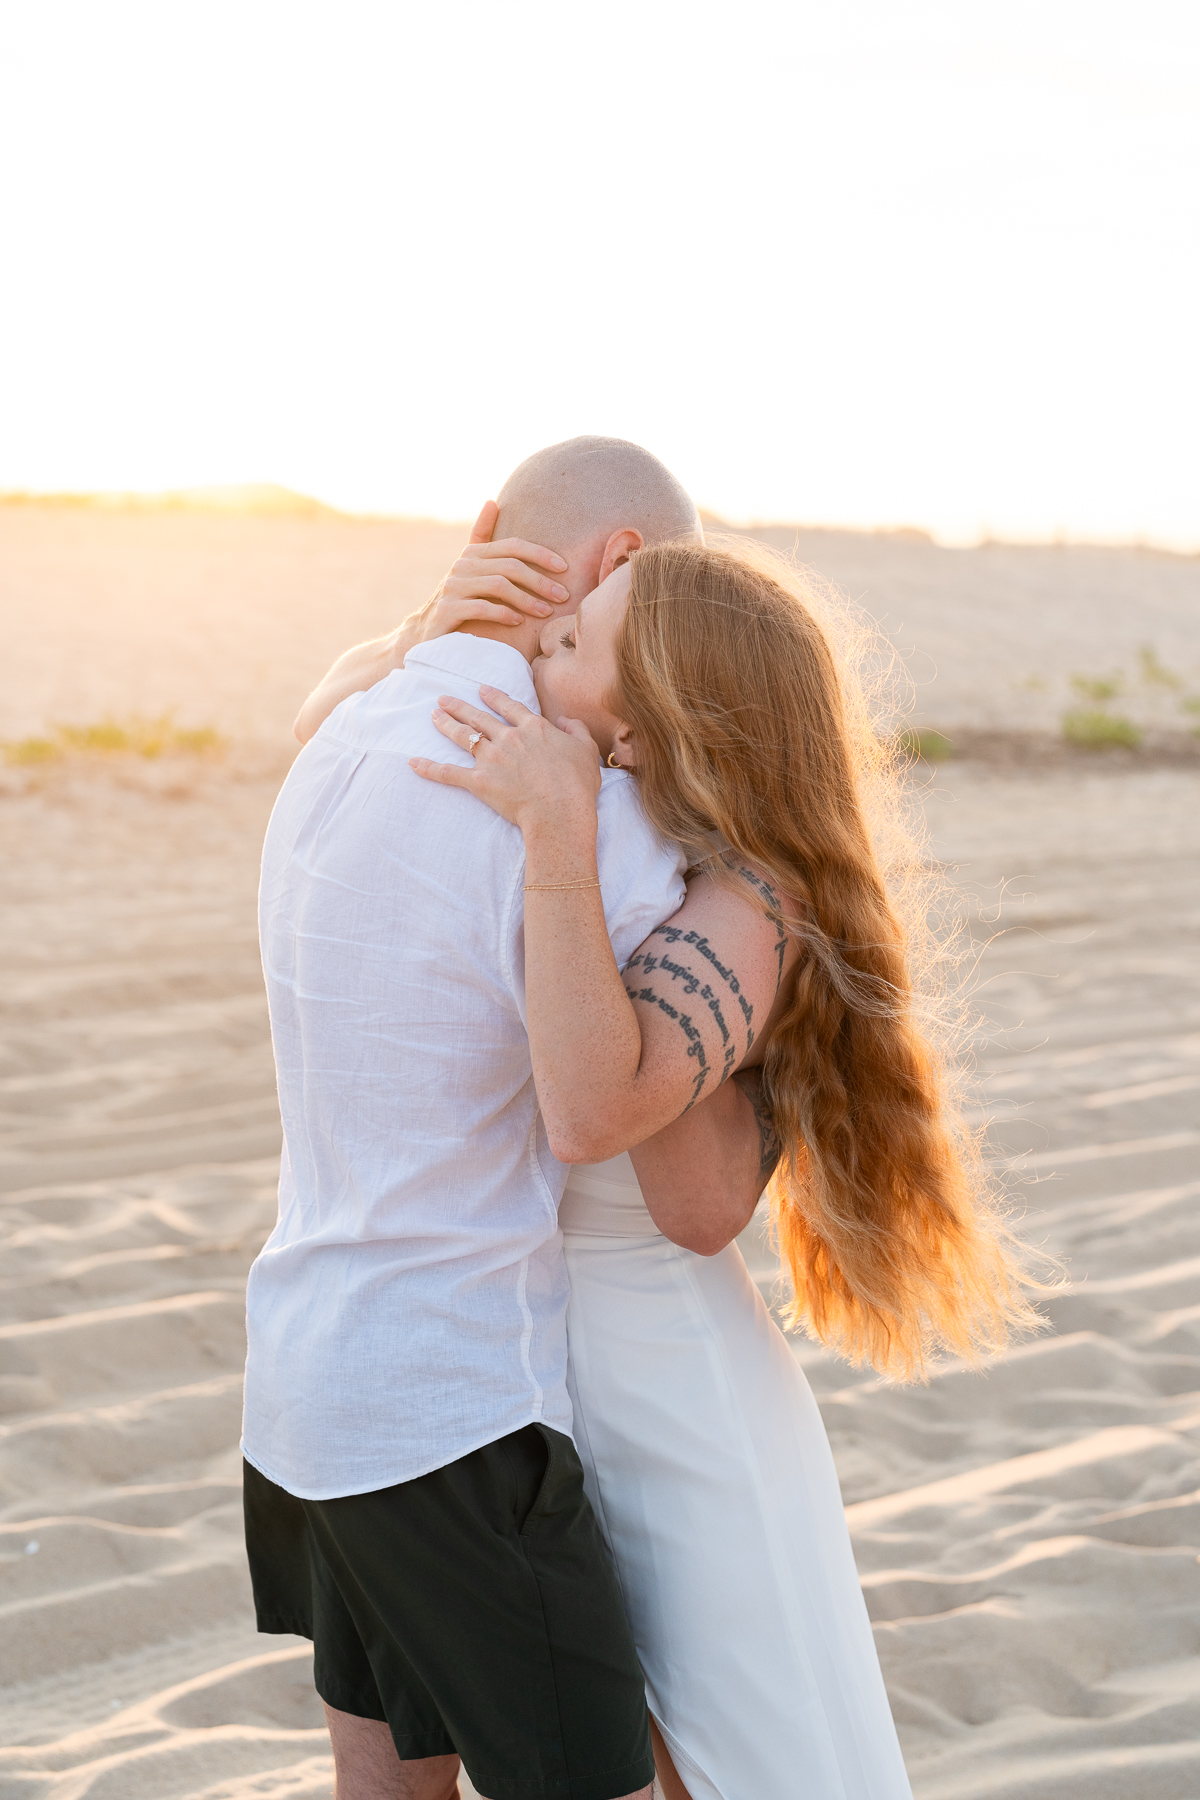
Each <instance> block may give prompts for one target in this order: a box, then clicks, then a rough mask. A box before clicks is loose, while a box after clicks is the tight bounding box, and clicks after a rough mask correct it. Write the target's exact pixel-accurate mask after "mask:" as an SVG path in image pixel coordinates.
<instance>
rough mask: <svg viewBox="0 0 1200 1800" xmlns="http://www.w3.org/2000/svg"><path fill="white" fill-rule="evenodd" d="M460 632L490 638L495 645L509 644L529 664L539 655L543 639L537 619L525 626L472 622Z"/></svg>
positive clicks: (481, 621)
mask: <svg viewBox="0 0 1200 1800" xmlns="http://www.w3.org/2000/svg"><path fill="white" fill-rule="evenodd" d="M458 630H459V631H461V632H462V633H463V634H464V635H465V636H467V637H478V638H488V639H490V641H491V642H492V643H493V644H509V645H511V647H512V648H513V649H514V650H519V651H520V653H521V655H522V656H523V657H524V658H525V661H526V662H528V663H531V662H532V661H533V659H534V657H535V656H536V655H537V653H538V642H539V639H540V638H541V627H540V626H539V625H538V623H537V621H536V619H527V620H526V621H525V623H524V624H523V625H488V624H486V623H484V621H483V620H471V621H469V622H468V623H467V624H465V625H460V626H459V627H458Z"/></svg>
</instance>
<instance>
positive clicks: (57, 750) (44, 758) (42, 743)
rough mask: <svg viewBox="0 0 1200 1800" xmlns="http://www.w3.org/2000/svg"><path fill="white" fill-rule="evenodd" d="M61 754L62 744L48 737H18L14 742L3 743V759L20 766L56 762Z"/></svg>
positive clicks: (27, 766) (25, 766)
mask: <svg viewBox="0 0 1200 1800" xmlns="http://www.w3.org/2000/svg"><path fill="white" fill-rule="evenodd" d="M61 755H62V745H61V744H56V743H54V742H53V741H52V740H51V739H50V738H39V737H27V738H19V739H18V740H17V742H16V743H12V744H5V746H4V760H5V762H6V763H13V764H16V765H17V766H18V767H21V768H29V767H31V766H32V765H33V764H35V763H48V762H57V761H58V759H59V757H60V756H61Z"/></svg>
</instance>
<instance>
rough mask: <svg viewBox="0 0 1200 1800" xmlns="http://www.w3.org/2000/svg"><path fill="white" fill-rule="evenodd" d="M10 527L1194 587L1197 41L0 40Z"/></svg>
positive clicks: (425, 12) (320, 9)
mask: <svg viewBox="0 0 1200 1800" xmlns="http://www.w3.org/2000/svg"><path fill="white" fill-rule="evenodd" d="M2 27H3V29H2V38H0V42H2V51H0V166H2V167H3V170H4V176H3V181H2V182H0V257H2V258H3V263H4V267H3V270H2V279H0V488H5V489H12V488H33V489H63V488H74V489H95V488H142V489H152V490H153V489H161V488H167V487H178V486H185V485H191V484H196V483H209V482H227V481H250V480H264V481H277V482H282V483H284V484H286V485H288V486H291V487H296V488H299V489H302V490H304V491H306V492H309V493H314V494H317V495H319V496H321V497H322V498H324V499H327V500H330V501H332V502H334V503H335V504H340V505H344V506H347V507H350V508H355V509H374V510H384V511H391V512H404V513H428V514H433V515H435V516H441V517H456V518H461V517H464V516H466V515H469V514H471V513H473V512H474V510H475V508H476V506H477V504H478V503H479V502H480V501H481V500H482V499H484V498H486V497H487V496H488V495H489V494H490V493H493V492H494V491H495V489H496V488H497V487H498V486H499V484H500V482H501V480H502V479H503V477H504V476H505V474H506V473H507V472H508V470H509V469H510V468H511V467H513V465H514V464H515V463H517V462H518V461H520V459H521V458H522V457H523V456H525V455H527V454H528V453H529V452H530V451H531V450H534V449H536V448H538V447H539V446H540V445H542V444H545V443H550V442H553V441H555V440H556V439H559V438H563V437H568V436H572V435H574V434H575V433H577V432H584V431H599V432H606V433H611V434H613V435H615V436H621V437H630V438H635V439H637V440H638V441H640V442H641V443H644V444H646V445H647V446H648V447H649V448H650V449H652V450H654V451H655V452H656V453H657V454H658V455H660V456H661V457H663V459H664V460H665V461H666V462H667V463H668V464H669V465H670V466H671V467H672V468H673V469H674V470H675V472H676V473H677V474H678V475H679V477H680V479H681V480H682V481H683V482H684V483H685V484H686V485H687V486H688V488H689V489H690V490H691V491H692V493H693V494H694V495H695V496H696V498H697V500H698V501H699V502H700V503H701V504H702V505H705V506H708V507H711V508H712V509H713V510H715V511H717V512H719V513H721V514H723V515H724V516H725V517H727V518H737V519H745V518H753V517H757V518H788V519H798V520H805V521H810V522H828V523H847V524H859V525H887V524H902V523H908V524H915V525H921V526H925V527H928V528H931V529H933V530H934V531H935V532H936V533H937V534H938V535H939V536H941V537H943V538H946V539H949V540H965V541H970V540H971V539H973V538H975V537H976V536H978V535H979V534H981V533H985V534H986V533H988V532H993V533H995V534H997V535H1002V536H1013V537H1031V536H1032V537H1046V536H1053V535H1055V534H1065V535H1068V536H1072V537H1099V538H1106V539H1113V538H1128V537H1145V538H1149V539H1152V540H1154V541H1157V542H1161V543H1169V544H1176V545H1180V546H1187V547H1197V546H1200V467H1198V463H1200V458H1198V456H1197V447H1196V431H1197V426H1196V421H1197V418H1198V417H1200V351H1198V339H1200V330H1198V321H1200V279H1198V276H1200V247H1198V246H1200V203H1198V195H1197V190H1198V186H1200V181H1198V177H1200V7H1198V6H1197V5H1196V0H1136V4H1135V3H1134V0H1123V3H1122V4H1111V3H1110V0H1004V4H988V5H984V4H982V3H981V0H973V3H972V0H904V3H903V4H897V0H855V3H854V4H853V5H848V4H842V5H837V4H831V3H830V0H783V3H780V4H776V3H774V0H741V3H740V4H736V5H735V4H731V3H730V0H722V4H719V5H717V4H713V3H712V0H689V3H687V4H684V3H683V0H632V3H630V0H605V3H604V4H599V3H593V4H590V5H583V4H568V3H564V0H551V3H548V4H544V3H543V0H506V3H505V4H496V0H434V3H429V4H425V5H421V6H417V5H414V4H412V3H411V0H407V3H406V0H284V3H280V0H148V3H139V0H103V3H102V4H97V0H36V3H31V0H4V5H3V15H2Z"/></svg>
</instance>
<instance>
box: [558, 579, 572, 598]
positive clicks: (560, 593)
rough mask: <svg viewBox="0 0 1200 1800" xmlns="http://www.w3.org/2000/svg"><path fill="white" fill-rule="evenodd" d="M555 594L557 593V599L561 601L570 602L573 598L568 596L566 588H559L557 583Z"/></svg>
mask: <svg viewBox="0 0 1200 1800" xmlns="http://www.w3.org/2000/svg"><path fill="white" fill-rule="evenodd" d="M554 593H555V596H556V598H558V599H559V600H569V599H570V598H571V596H570V594H568V592H567V590H566V588H565V587H559V585H558V583H557V581H556V582H555V583H554Z"/></svg>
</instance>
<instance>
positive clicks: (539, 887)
mask: <svg viewBox="0 0 1200 1800" xmlns="http://www.w3.org/2000/svg"><path fill="white" fill-rule="evenodd" d="M599 886H600V883H599V882H598V881H527V882H526V883H525V886H524V887H523V888H522V889H521V892H522V893H523V894H561V893H565V891H566V890H567V888H593V887H599Z"/></svg>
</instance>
